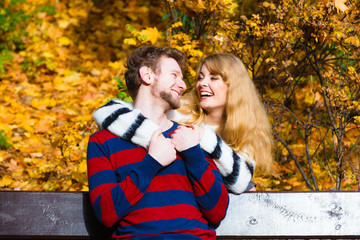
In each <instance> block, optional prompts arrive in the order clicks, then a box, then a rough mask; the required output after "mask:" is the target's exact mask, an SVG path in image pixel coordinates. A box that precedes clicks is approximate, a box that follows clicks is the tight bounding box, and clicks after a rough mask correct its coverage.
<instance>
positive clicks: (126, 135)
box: [94, 99, 160, 149]
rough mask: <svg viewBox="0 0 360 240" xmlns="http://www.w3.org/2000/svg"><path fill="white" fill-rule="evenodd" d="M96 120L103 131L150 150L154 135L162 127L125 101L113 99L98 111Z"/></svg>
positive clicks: (95, 116)
mask: <svg viewBox="0 0 360 240" xmlns="http://www.w3.org/2000/svg"><path fill="white" fill-rule="evenodd" d="M94 119H95V121H96V123H97V124H98V125H99V127H100V128H101V129H106V130H108V131H110V132H112V133H113V134H115V135H116V136H118V137H121V138H122V139H124V140H126V141H128V142H131V143H134V144H136V145H138V146H140V147H143V148H145V149H148V147H149V143H150V139H151V136H152V134H153V133H154V132H155V131H156V130H157V129H159V128H160V127H159V126H158V125H157V124H156V123H154V122H153V121H151V120H149V119H147V118H145V117H144V116H143V115H142V114H141V113H140V110H138V109H133V106H132V105H131V104H129V103H126V102H124V101H121V100H118V99H113V100H111V101H109V102H108V103H107V104H105V105H104V106H102V107H100V108H99V109H97V110H96V111H95V113H94Z"/></svg>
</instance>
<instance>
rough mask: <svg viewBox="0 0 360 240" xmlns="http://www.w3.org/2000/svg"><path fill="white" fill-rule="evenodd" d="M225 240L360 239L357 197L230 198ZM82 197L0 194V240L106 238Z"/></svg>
mask: <svg viewBox="0 0 360 240" xmlns="http://www.w3.org/2000/svg"><path fill="white" fill-rule="evenodd" d="M230 200H231V202H232V204H231V208H229V211H228V214H227V217H226V218H225V220H224V221H223V222H222V223H221V225H220V227H219V228H218V229H217V235H218V238H219V239H222V238H226V239H232V238H298V239H299V238H348V239H349V238H360V192H249V193H243V194H241V195H239V196H235V195H231V199H230ZM110 230H111V229H106V228H105V227H103V226H102V225H101V224H100V223H99V222H98V221H97V220H96V218H95V215H94V213H93V211H92V209H91V206H90V201H89V195H88V193H86V192H19V191H3V192H0V239H40V238H41V239H54V238H56V239H107V238H108V236H110Z"/></svg>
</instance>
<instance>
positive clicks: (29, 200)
mask: <svg viewBox="0 0 360 240" xmlns="http://www.w3.org/2000/svg"><path fill="white" fill-rule="evenodd" d="M104 234H105V236H106V235H107V236H109V230H108V229H106V228H105V227H103V225H102V224H101V223H99V222H98V221H97V220H96V217H95V215H94V213H93V211H92V209H91V204H90V200H89V196H88V193H80V192H18V191H14V192H0V238H1V237H4V238H8V237H26V236H33V237H34V236H38V237H41V236H48V237H49V236H50V237H51V236H59V237H62V238H68V239H74V238H73V237H81V236H85V237H87V236H93V237H98V236H104Z"/></svg>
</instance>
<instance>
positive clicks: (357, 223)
mask: <svg viewBox="0 0 360 240" xmlns="http://www.w3.org/2000/svg"><path fill="white" fill-rule="evenodd" d="M230 201H231V205H230V208H229V209H228V214H227V216H226V218H225V219H224V221H223V222H222V223H221V225H220V227H219V228H218V229H217V234H218V235H221V236H242V237H244V238H251V237H267V238H271V237H274V238H282V237H284V238H286V237H287V238H300V236H302V237H307V238H325V237H329V238H330V237H337V238H359V237H360V192H271V193H270V192H250V193H246V194H242V195H239V196H234V195H230Z"/></svg>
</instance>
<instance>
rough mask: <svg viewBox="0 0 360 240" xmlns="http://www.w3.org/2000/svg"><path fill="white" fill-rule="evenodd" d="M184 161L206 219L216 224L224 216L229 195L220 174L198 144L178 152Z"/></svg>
mask: <svg viewBox="0 0 360 240" xmlns="http://www.w3.org/2000/svg"><path fill="white" fill-rule="evenodd" d="M180 155H181V157H182V159H183V160H184V162H185V166H186V168H187V171H188V173H189V179H190V182H191V183H192V187H193V190H194V194H195V197H196V199H197V201H198V204H199V206H200V210H201V211H202V212H203V214H204V216H205V217H206V219H207V220H208V221H209V222H210V223H212V224H213V225H217V224H218V223H220V221H221V220H222V219H223V218H224V217H225V214H226V210H227V207H228V203H229V195H228V192H227V190H226V188H225V185H224V184H223V181H222V177H221V174H220V173H219V171H218V170H217V168H216V166H215V164H214V163H213V162H212V161H208V160H206V158H205V155H204V153H203V151H202V150H201V148H200V146H199V145H196V146H194V147H192V148H189V149H187V150H185V151H182V152H181V153H180Z"/></svg>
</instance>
